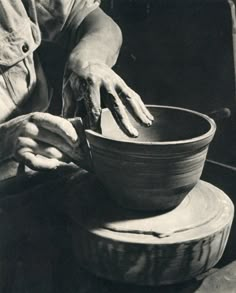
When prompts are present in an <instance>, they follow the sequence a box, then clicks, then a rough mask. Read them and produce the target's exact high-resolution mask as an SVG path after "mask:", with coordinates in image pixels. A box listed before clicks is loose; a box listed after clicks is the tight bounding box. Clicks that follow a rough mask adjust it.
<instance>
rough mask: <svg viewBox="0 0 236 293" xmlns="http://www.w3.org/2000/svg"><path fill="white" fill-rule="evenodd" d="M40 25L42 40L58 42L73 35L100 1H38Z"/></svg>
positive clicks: (37, 8) (37, 9)
mask: <svg viewBox="0 0 236 293" xmlns="http://www.w3.org/2000/svg"><path fill="white" fill-rule="evenodd" d="M35 2H36V11H37V18H38V24H39V27H40V31H41V35H42V39H43V40H45V41H57V40H58V39H61V37H62V35H64V34H65V33H66V34H72V35H73V31H74V30H76V29H77V28H78V26H79V25H80V24H81V23H82V21H83V20H84V19H85V17H86V16H87V15H88V14H89V13H90V12H92V11H93V10H95V9H96V8H97V7H98V6H99V4H100V0H36V1H35Z"/></svg>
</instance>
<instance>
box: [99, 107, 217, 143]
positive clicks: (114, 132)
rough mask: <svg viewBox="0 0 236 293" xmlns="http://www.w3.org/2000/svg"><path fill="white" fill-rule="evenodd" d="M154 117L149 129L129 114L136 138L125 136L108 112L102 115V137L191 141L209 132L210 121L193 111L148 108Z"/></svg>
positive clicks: (171, 108) (128, 139) (156, 140)
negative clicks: (137, 134)
mask: <svg viewBox="0 0 236 293" xmlns="http://www.w3.org/2000/svg"><path fill="white" fill-rule="evenodd" d="M148 108H149V110H150V112H151V113H152V115H153V116H154V123H153V125H152V126H151V127H143V126H141V125H140V124H139V123H137V122H136V121H135V120H134V119H133V118H132V117H131V115H130V114H129V118H130V120H131V122H132V124H133V125H134V127H136V129H137V130H138V132H139V136H138V137H137V138H130V137H128V136H126V135H125V134H124V133H123V132H122V131H121V129H120V128H119V127H118V126H117V124H116V122H115V121H114V119H113V117H112V114H111V113H110V111H109V110H107V109H105V110H104V111H103V113H102V121H101V128H102V135H103V136H105V137H108V138H110V139H114V140H125V141H136V142H171V141H180V140H188V139H193V138H196V137H199V136H202V135H204V134H206V133H207V132H208V131H210V129H211V127H212V124H211V123H210V119H209V118H208V117H207V116H205V115H202V114H200V113H196V112H193V111H189V110H185V109H181V108H174V107H164V106H163V107H162V106H160V107H159V106H150V107H148Z"/></svg>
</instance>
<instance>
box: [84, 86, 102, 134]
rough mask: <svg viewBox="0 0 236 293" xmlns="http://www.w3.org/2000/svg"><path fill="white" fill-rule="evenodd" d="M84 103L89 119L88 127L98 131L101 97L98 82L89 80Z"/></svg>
mask: <svg viewBox="0 0 236 293" xmlns="http://www.w3.org/2000/svg"><path fill="white" fill-rule="evenodd" d="M84 103H85V107H86V111H87V115H88V119H89V127H90V128H91V129H92V130H96V131H99V132H100V123H101V111H102V110H101V97H100V84H99V83H98V82H90V83H89V86H88V91H87V96H86V97H85V98H84Z"/></svg>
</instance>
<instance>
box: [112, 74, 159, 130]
mask: <svg viewBox="0 0 236 293" xmlns="http://www.w3.org/2000/svg"><path fill="white" fill-rule="evenodd" d="M116 90H117V92H118V93H119V97H120V98H121V99H122V102H123V103H124V104H125V106H126V107H127V109H128V110H129V112H130V113H131V114H132V115H133V117H134V118H135V119H136V120H138V122H141V123H142V124H144V125H145V126H151V124H152V121H153V116H152V114H151V113H150V112H149V110H148V109H147V108H146V106H145V105H144V103H143V101H142V99H141V98H140V96H139V95H138V94H137V93H136V92H135V91H134V90H132V89H131V88H130V87H128V86H127V85H126V83H125V82H124V81H123V80H122V79H121V78H119V80H118V86H117V89H116Z"/></svg>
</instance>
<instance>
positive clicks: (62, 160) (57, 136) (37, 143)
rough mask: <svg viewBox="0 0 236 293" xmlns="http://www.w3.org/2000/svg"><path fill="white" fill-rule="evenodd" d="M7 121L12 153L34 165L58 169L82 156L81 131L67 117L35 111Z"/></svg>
mask: <svg viewBox="0 0 236 293" xmlns="http://www.w3.org/2000/svg"><path fill="white" fill-rule="evenodd" d="M7 125H8V130H10V131H8V132H7V135H8V144H9V148H12V147H13V149H12V153H13V156H14V157H15V159H16V160H17V161H19V162H22V163H24V164H25V165H27V166H28V167H30V168H31V169H34V170H45V169H56V168H57V167H59V166H63V165H66V164H67V163H69V162H71V161H74V160H79V155H78V154H77V152H78V151H77V152H76V149H78V146H79V138H78V135H77V133H76V130H75V128H74V127H73V125H72V123H71V122H69V121H68V120H66V119H64V118H61V117H58V116H54V115H51V114H48V113H41V112H35V113H32V114H27V115H24V116H19V117H17V118H15V119H12V120H10V121H9V122H7V123H6V124H5V126H7ZM9 136H10V139H9Z"/></svg>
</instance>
